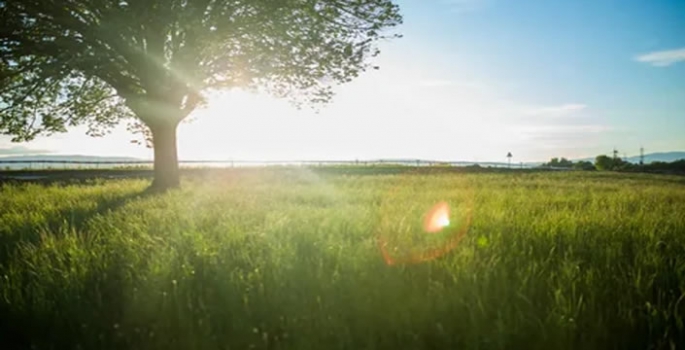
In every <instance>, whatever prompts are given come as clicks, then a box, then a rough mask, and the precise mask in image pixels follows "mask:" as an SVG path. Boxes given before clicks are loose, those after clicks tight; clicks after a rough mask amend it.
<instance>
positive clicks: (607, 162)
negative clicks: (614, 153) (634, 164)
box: [595, 154, 614, 170]
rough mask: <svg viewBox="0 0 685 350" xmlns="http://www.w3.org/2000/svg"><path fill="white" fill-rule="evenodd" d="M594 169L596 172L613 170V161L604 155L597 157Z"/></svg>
mask: <svg viewBox="0 0 685 350" xmlns="http://www.w3.org/2000/svg"><path fill="white" fill-rule="evenodd" d="M595 167H596V168H597V170H613V169H614V160H613V159H612V158H611V157H609V156H607V155H605V154H602V155H599V156H597V157H596V158H595Z"/></svg>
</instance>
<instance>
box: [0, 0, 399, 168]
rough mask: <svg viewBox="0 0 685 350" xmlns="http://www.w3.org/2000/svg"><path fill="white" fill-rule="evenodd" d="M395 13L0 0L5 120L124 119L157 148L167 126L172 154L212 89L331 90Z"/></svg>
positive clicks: (302, 0) (331, 4) (374, 8)
mask: <svg viewBox="0 0 685 350" xmlns="http://www.w3.org/2000/svg"><path fill="white" fill-rule="evenodd" d="M401 22H402V18H401V16H400V14H399V8H398V6H397V5H396V4H394V3H393V2H392V1H391V0H135V1H134V0H61V1H55V0H22V1H6V0H5V1H3V0H0V23H3V25H2V26H1V27H0V132H2V133H4V134H8V135H12V136H13V140H14V141H27V140H31V139H33V138H34V137H36V136H37V135H39V134H51V133H54V132H64V131H66V129H67V127H69V126H75V125H79V124H86V125H88V126H89V133H90V134H92V135H102V134H103V133H105V132H107V130H108V129H110V128H111V127H113V126H115V125H117V124H118V123H119V122H121V121H122V120H125V119H129V120H131V121H133V122H134V123H133V124H132V125H133V126H134V127H133V129H134V130H149V131H151V132H152V138H153V143H155V148H158V147H160V146H161V144H162V142H159V141H160V140H161V139H162V137H160V138H159V140H157V141H158V142H155V141H154V138H155V132H156V129H164V128H166V129H173V130H172V131H173V139H172V138H171V135H170V132H169V131H167V132H166V135H165V136H164V137H163V139H164V140H165V141H164V143H169V144H170V143H171V142H173V144H174V149H173V153H174V155H173V157H171V158H169V160H175V159H176V158H175V127H176V125H177V124H178V123H179V122H180V121H181V120H183V119H184V118H185V117H186V116H187V115H188V114H189V113H191V112H192V111H193V110H194V109H195V108H196V107H197V106H199V105H201V104H202V103H203V102H204V100H205V93H206V92H207V91H211V90H214V89H226V88H233V87H242V88H248V89H261V90H265V91H268V92H269V93H271V94H274V95H276V96H278V97H289V98H292V100H293V101H295V102H296V103H298V104H302V103H313V104H316V103H324V102H328V101H329V100H330V99H331V97H332V90H331V87H332V86H333V85H336V84H341V83H346V82H349V81H350V80H352V79H353V78H355V77H357V76H358V75H359V74H360V73H362V72H364V71H365V70H367V69H369V68H371V67H373V66H372V65H371V63H369V62H368V58H369V57H373V56H376V55H377V54H378V53H379V50H378V48H377V46H376V43H377V42H378V41H379V40H381V39H384V38H392V37H396V36H398V35H397V34H392V33H391V34H387V33H386V31H385V29H388V28H391V27H394V26H397V25H398V24H400V23H401ZM136 122H139V123H136ZM159 133H160V134H161V133H162V132H161V131H160V132H159ZM167 141H168V142H167ZM164 147H167V146H164ZM169 147H170V146H169ZM167 148H168V147H167ZM157 158H158V154H157V152H156V153H155V160H156V163H155V166H156V167H157ZM172 158H173V159H172Z"/></svg>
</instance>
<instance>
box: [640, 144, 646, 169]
mask: <svg viewBox="0 0 685 350" xmlns="http://www.w3.org/2000/svg"><path fill="white" fill-rule="evenodd" d="M642 165H645V148H644V147H642V146H640V166H642Z"/></svg>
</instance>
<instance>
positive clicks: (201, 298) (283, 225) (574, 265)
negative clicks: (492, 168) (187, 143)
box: [0, 168, 685, 349]
mask: <svg viewBox="0 0 685 350" xmlns="http://www.w3.org/2000/svg"><path fill="white" fill-rule="evenodd" d="M147 185H148V182H146V181H145V180H117V181H93V182H89V183H85V184H80V185H65V186H59V185H50V186H41V185H3V186H2V187H1V188H0V342H2V344H3V345H2V348H3V349H5V348H7V349H14V348H16V349H29V348H32V349H505V348H506V349H614V348H615V349H629V348H630V349H662V348H663V349H670V348H682V347H684V346H685V327H684V325H683V322H684V320H685V300H684V299H685V179H683V178H677V177H666V176H648V175H619V174H601V173H595V174H587V173H547V174H535V173H509V174H449V173H435V174H431V173H422V174H411V173H401V172H398V173H395V174H381V175H374V174H373V173H369V172H363V173H359V174H356V175H355V173H354V171H345V170H344V169H343V170H340V171H326V170H325V169H321V170H316V171H312V170H307V169H268V168H267V169H261V170H250V169H241V170H232V171H213V172H209V173H208V174H207V175H204V176H200V175H198V176H193V177H188V178H185V179H184V183H183V187H182V188H181V189H180V190H176V191H172V192H169V193H167V194H164V195H145V194H144V189H145V187H146V186H147ZM442 200H445V201H447V202H448V203H449V204H450V206H451V207H452V211H453V218H452V224H453V226H454V227H455V228H456V227H459V225H463V224H465V222H466V216H467V215H468V213H469V212H470V213H471V215H472V220H471V223H470V226H469V230H468V233H467V235H466V237H465V238H464V239H463V240H462V241H461V242H460V244H459V245H458V246H457V247H456V248H455V249H454V250H453V251H451V252H450V253H448V254H446V255H444V256H442V257H440V258H437V259H435V260H432V261H429V262H425V263H420V264H404V265H403V264H399V265H394V266H388V265H387V264H386V263H385V262H384V260H383V258H382V256H381V253H380V249H379V243H378V242H379V241H378V238H379V237H384V238H385V239H386V240H387V241H388V244H389V246H390V248H391V249H395V248H397V250H392V251H393V254H397V256H402V255H403V254H405V255H406V254H411V253H412V250H421V249H428V248H430V247H434V246H436V245H438V246H439V245H440V244H441V242H442V241H443V240H444V239H446V238H447V237H444V236H445V234H442V235H441V234H436V235H427V234H423V233H421V228H420V224H421V214H422V213H423V212H424V211H425V210H427V209H428V208H430V206H431V205H432V204H434V203H436V202H438V201H442Z"/></svg>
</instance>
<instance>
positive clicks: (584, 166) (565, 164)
mask: <svg viewBox="0 0 685 350" xmlns="http://www.w3.org/2000/svg"><path fill="white" fill-rule="evenodd" d="M542 167H544V168H565V169H576V170H595V166H594V165H593V164H592V162H589V161H585V160H579V161H577V162H573V161H570V160H568V159H566V158H563V157H562V158H552V159H551V160H550V161H549V162H548V163H543V164H542Z"/></svg>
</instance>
